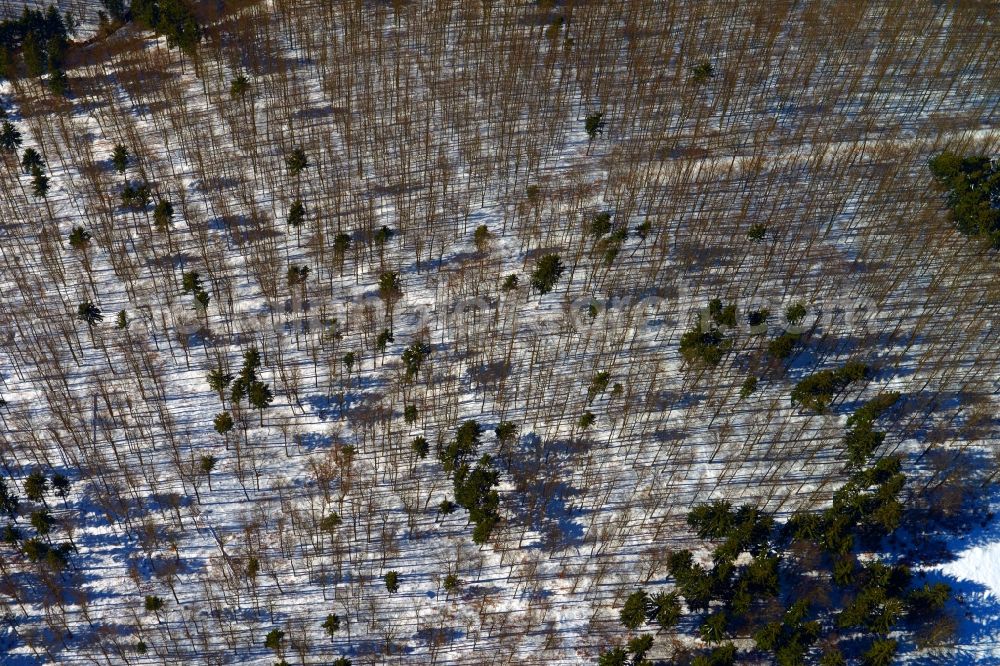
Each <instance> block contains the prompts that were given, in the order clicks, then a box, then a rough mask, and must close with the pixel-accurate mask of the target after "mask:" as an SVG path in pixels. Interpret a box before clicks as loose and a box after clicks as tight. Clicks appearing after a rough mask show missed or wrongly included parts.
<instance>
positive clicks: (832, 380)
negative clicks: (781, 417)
mask: <svg viewBox="0 0 1000 666" xmlns="http://www.w3.org/2000/svg"><path fill="white" fill-rule="evenodd" d="M870 372H871V369H870V368H869V367H868V366H867V365H865V364H864V363H860V362H857V361H851V362H849V363H845V364H844V365H843V366H842V367H839V368H837V369H835V370H820V371H819V372H814V373H813V374H811V375H809V376H808V377H806V378H805V379H803V380H802V381H800V382H799V383H798V384H796V385H795V386H794V388H792V404H793V405H795V404H797V405H800V406H802V407H805V408H806V409H811V410H813V411H814V412H818V413H822V412H824V411H826V408H827V407H829V406H830V403H831V402H833V399H834V398H835V397H836V396H837V394H838V393H840V392H841V391H843V390H844V389H846V388H847V387H848V386H849V385H851V384H852V383H854V382H858V381H862V380H864V379H867V378H868V375H869V373H870Z"/></svg>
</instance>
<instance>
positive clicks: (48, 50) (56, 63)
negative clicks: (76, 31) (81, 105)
mask: <svg viewBox="0 0 1000 666" xmlns="http://www.w3.org/2000/svg"><path fill="white" fill-rule="evenodd" d="M67 23H69V24H70V26H71V25H72V19H71V18H70V19H68V20H64V19H63V16H62V15H61V14H60V13H59V10H58V9H56V8H55V6H50V7H49V8H48V9H47V10H46V11H44V12H43V11H41V10H39V9H30V8H27V7H25V8H24V11H23V12H22V14H21V16H20V17H19V18H16V19H8V20H6V21H3V22H0V69H2V73H3V75H4V76H6V77H8V78H11V77H14V76H16V75H17V68H18V65H17V57H16V56H17V54H20V56H21V61H22V62H23V63H24V69H25V70H26V71H27V73H28V75H29V76H36V77H37V76H42V75H43V74H48V75H49V87H50V88H51V89H52V90H53V92H56V93H57V94H62V93H64V92H65V91H66V86H67V79H66V73H65V72H64V71H63V66H64V64H65V60H66V51H67V48H68V46H69V32H70V26H67Z"/></svg>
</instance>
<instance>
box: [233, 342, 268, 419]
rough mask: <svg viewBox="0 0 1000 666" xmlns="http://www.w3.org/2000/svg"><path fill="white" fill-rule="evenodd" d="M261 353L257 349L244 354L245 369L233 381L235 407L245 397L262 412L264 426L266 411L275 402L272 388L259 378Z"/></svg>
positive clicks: (252, 348) (251, 349)
mask: <svg viewBox="0 0 1000 666" xmlns="http://www.w3.org/2000/svg"><path fill="white" fill-rule="evenodd" d="M260 360H261V359H260V352H259V351H257V349H256V347H251V348H250V349H248V350H246V351H245V352H243V367H242V368H240V374H239V375H238V376H237V377H236V378H235V379H234V380H233V389H232V394H231V396H232V399H233V405H234V406H238V405H239V404H240V402H241V401H242V400H243V398H244V397H245V398H246V399H247V401H248V402H249V403H250V405H251V406H252V407H254V408H255V409H259V410H260V424H261V425H264V410H265V409H266V408H267V407H269V406H270V404H271V403H272V402H273V401H274V395H273V394H272V393H271V387H270V386H268V385H267V384H265V383H264V382H262V381H261V380H260V379H259V378H258V377H257V371H258V370H259V369H260Z"/></svg>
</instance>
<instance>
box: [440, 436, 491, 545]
mask: <svg viewBox="0 0 1000 666" xmlns="http://www.w3.org/2000/svg"><path fill="white" fill-rule="evenodd" d="M481 434H482V427H481V426H480V425H479V423H477V422H476V421H472V420H469V421H466V422H464V423H463V424H462V425H460V426H459V427H458V431H457V432H456V433H455V439H454V440H452V441H451V442H450V443H449V444H448V445H447V446H446V447H444V448H443V449H442V450H441V451H440V457H441V464H442V465H443V466H444V469H445V471H446V472H448V473H450V474H451V475H452V482H453V484H454V488H455V501H456V502H457V503H458V505H459V506H461V507H462V508H464V509H466V510H467V511H468V512H469V520H470V521H471V522H472V523H473V524H474V525H475V527H474V528H473V530H472V540H473V541H475V542H476V543H477V544H479V545H482V544H484V543H486V541H487V540H488V539H489V537H490V533H491V532H492V531H493V528H494V527H496V525H497V523H498V522H499V521H500V495H499V494H498V493H497V491H496V485H497V483H498V482H499V480H500V473H499V472H498V471H497V470H496V469H495V468H494V467H493V460H492V459H491V458H490V456H488V455H486V454H483V455H482V456H481V457H480V458H479V459H478V460H477V461H476V463H475V465H473V464H472V463H471V462H470V461H471V458H472V456H473V455H474V454H475V453H476V449H477V448H479V437H480V435H481Z"/></svg>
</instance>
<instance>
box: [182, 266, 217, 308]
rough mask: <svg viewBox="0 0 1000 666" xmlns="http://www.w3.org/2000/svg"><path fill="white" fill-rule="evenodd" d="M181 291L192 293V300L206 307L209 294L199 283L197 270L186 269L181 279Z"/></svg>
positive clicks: (199, 278)
mask: <svg viewBox="0 0 1000 666" xmlns="http://www.w3.org/2000/svg"><path fill="white" fill-rule="evenodd" d="M181 291H183V292H184V293H185V294H194V300H195V302H196V303H197V304H198V306H199V307H201V308H202V309H204V308H207V307H208V302H209V301H210V300H211V298H212V297H211V296H210V295H209V293H208V292H207V291H205V287H204V286H203V285H202V283H201V275H200V274H199V273H198V271H188V272H187V273H185V274H184V277H183V278H182V279H181Z"/></svg>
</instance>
